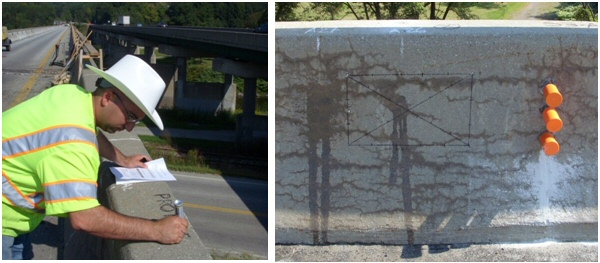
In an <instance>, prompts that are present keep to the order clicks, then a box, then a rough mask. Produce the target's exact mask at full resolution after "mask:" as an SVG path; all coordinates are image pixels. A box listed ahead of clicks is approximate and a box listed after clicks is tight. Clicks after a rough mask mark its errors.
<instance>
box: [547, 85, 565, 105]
mask: <svg viewBox="0 0 600 263" xmlns="http://www.w3.org/2000/svg"><path fill="white" fill-rule="evenodd" d="M544 97H546V104H547V105H548V106H550V107H551V108H556V107H558V106H560V105H561V104H562V102H563V97H562V94H560V91H558V88H557V87H556V85H554V84H548V85H546V87H544Z"/></svg>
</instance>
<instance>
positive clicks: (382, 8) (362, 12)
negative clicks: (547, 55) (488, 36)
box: [275, 2, 598, 21]
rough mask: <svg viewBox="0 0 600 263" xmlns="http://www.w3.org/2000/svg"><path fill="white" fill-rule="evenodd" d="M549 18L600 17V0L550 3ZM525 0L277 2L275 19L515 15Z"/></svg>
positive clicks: (454, 17)
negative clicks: (512, 0)
mask: <svg viewBox="0 0 600 263" xmlns="http://www.w3.org/2000/svg"><path fill="white" fill-rule="evenodd" d="M544 4H548V3H544ZM549 4H551V5H555V6H557V7H556V10H551V11H549V12H544V14H543V17H544V19H546V20H578V21H598V3H594V2H577V3H575V2H573V3H572V2H564V3H549ZM526 6H527V3H524V2H334V3H320V2H318V3H314V2H313V3H308V2H302V3H300V2H276V3H275V21H316V20H386V19H432V20H433V19H442V20H443V19H511V15H512V14H514V13H515V12H517V11H520V10H522V9H523V8H524V7H526Z"/></svg>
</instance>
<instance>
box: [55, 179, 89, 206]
mask: <svg viewBox="0 0 600 263" xmlns="http://www.w3.org/2000/svg"><path fill="white" fill-rule="evenodd" d="M97 187H98V185H97V184H96V182H94V181H91V180H66V181H58V182H53V183H47V184H44V189H45V191H46V204H50V203H59V202H67V201H72V200H84V199H96V189H97Z"/></svg>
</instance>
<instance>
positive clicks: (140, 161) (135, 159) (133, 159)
mask: <svg viewBox="0 0 600 263" xmlns="http://www.w3.org/2000/svg"><path fill="white" fill-rule="evenodd" d="M151 160H152V158H150V156H147V155H143V154H134V155H130V156H125V158H123V160H122V162H121V163H120V164H119V163H118V164H119V165H121V166H123V167H127V168H148V165H146V162H149V161H151Z"/></svg>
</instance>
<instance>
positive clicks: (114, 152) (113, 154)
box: [97, 131, 124, 164]
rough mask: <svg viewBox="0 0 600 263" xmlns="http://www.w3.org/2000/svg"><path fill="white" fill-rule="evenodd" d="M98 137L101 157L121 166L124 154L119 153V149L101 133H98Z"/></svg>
mask: <svg viewBox="0 0 600 263" xmlns="http://www.w3.org/2000/svg"><path fill="white" fill-rule="evenodd" d="M97 137H98V151H99V153H100V156H102V157H104V158H106V159H109V160H111V161H113V162H115V163H118V164H120V163H121V162H122V158H123V157H124V155H123V153H121V151H119V149H117V147H115V146H114V145H113V144H112V143H111V142H110V141H109V140H108V138H106V136H105V135H104V133H102V132H101V131H99V132H98V136H97Z"/></svg>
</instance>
